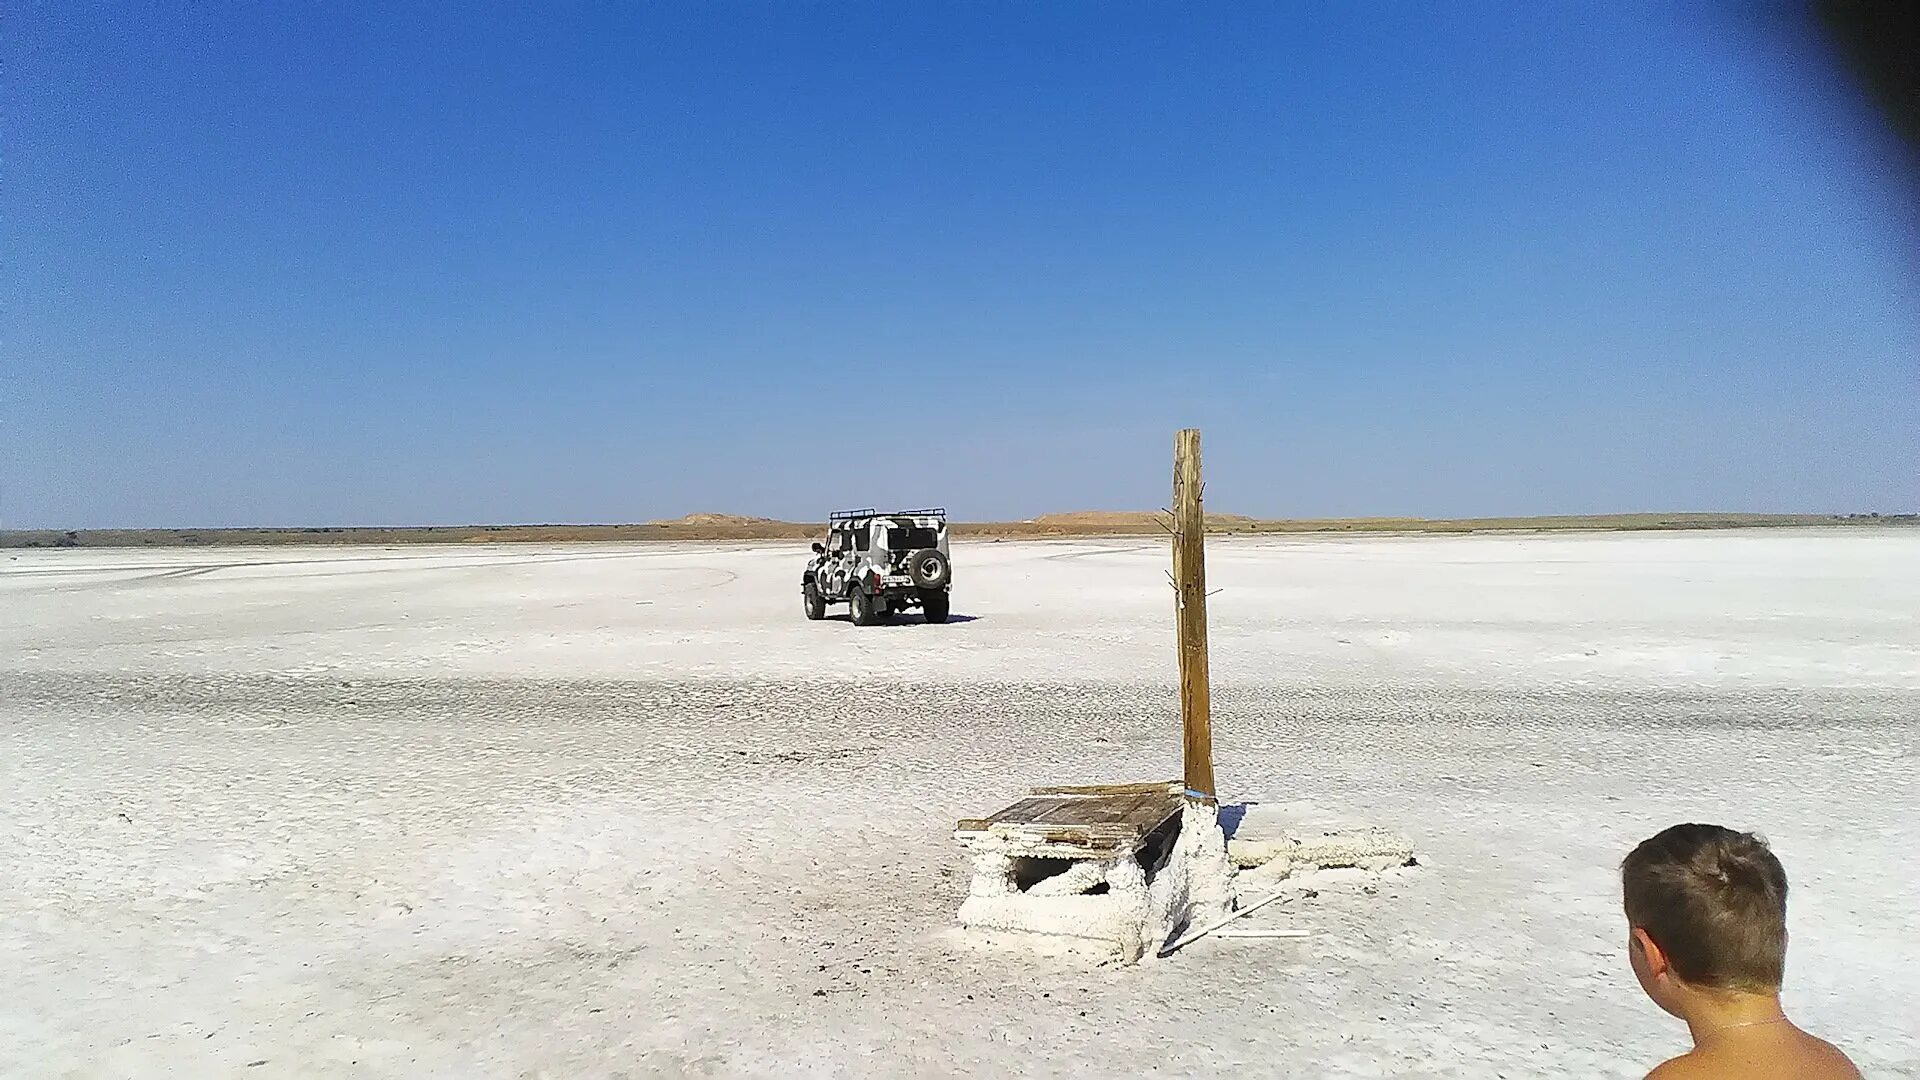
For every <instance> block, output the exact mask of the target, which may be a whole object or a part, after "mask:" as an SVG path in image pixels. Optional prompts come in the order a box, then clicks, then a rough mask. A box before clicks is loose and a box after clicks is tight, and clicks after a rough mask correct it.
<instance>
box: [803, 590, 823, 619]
mask: <svg viewBox="0 0 1920 1080" xmlns="http://www.w3.org/2000/svg"><path fill="white" fill-rule="evenodd" d="M800 597H801V599H802V600H803V601H804V602H805V603H806V608H807V618H809V619H812V620H813V621H814V622H819V621H820V620H821V619H824V618H826V617H827V598H826V597H824V596H821V595H820V586H818V585H815V584H814V583H813V582H811V581H809V582H807V583H806V584H805V585H803V586H801V588H800Z"/></svg>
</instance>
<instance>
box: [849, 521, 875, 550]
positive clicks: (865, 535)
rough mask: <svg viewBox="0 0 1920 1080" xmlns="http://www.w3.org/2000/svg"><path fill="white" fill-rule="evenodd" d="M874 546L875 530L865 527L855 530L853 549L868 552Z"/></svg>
mask: <svg viewBox="0 0 1920 1080" xmlns="http://www.w3.org/2000/svg"><path fill="white" fill-rule="evenodd" d="M872 546H873V530H872V529H870V528H866V527H864V526H862V527H859V528H856V529H854V530H853V549H854V550H855V551H866V550H867V549H868V548H871V547H872Z"/></svg>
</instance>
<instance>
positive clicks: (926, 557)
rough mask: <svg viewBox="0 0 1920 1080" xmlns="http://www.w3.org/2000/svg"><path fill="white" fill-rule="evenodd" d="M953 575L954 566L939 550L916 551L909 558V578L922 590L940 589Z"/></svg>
mask: <svg viewBox="0 0 1920 1080" xmlns="http://www.w3.org/2000/svg"><path fill="white" fill-rule="evenodd" d="M952 575H953V564H952V563H950V562H948V561H947V557H946V556H945V555H943V554H941V552H940V549H939V548H928V549H927V550H925V551H916V552H914V553H913V554H911V555H909V556H907V576H908V577H910V578H912V579H913V583H914V584H915V585H917V586H919V587H920V588H922V589H938V588H941V587H943V586H945V585H946V583H947V578H949V577H951V576H952Z"/></svg>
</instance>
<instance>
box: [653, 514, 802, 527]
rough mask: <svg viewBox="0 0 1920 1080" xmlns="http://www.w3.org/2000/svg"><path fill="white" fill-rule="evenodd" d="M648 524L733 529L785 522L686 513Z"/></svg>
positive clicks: (738, 515) (743, 516) (736, 515)
mask: <svg viewBox="0 0 1920 1080" xmlns="http://www.w3.org/2000/svg"><path fill="white" fill-rule="evenodd" d="M647 524H649V525H660V526H664V527H666V528H686V529H712V528H729V529H732V528H744V527H747V526H753V525H781V524H785V523H784V522H779V521H775V520H774V519H772V518H765V517H747V516H746V515H744V514H686V515H683V516H681V517H677V518H671V519H668V520H663V521H649V522H647Z"/></svg>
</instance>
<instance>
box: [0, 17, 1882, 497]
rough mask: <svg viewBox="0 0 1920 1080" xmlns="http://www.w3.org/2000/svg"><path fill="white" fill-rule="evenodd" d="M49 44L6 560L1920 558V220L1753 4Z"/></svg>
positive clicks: (22, 289) (1845, 99)
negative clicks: (940, 526) (1084, 541)
mask: <svg viewBox="0 0 1920 1080" xmlns="http://www.w3.org/2000/svg"><path fill="white" fill-rule="evenodd" d="M491 7H494V5H472V4H461V3H450V4H445V5H433V6H426V5H417V4H410V3H391V4H370V5H345V4H337V5H300V4H293V5H281V4H248V5H235V6H232V7H228V6H226V5H221V4H194V5H180V4H157V5H146V4H137V3H113V4H100V5H89V4H81V3H42V4H28V3H22V4H20V5H16V6H15V9H14V10H13V11H12V12H10V14H9V16H8V18H7V20H6V27H5V31H4V45H0V48H3V49H4V53H5V55H4V61H5V74H4V78H5V103H6V105H5V110H4V115H3V116H0V123H3V124H4V128H3V129H0V138H3V139H4V142H3V143H0V149H4V159H3V165H4V178H3V182H4V189H3V190H4V200H5V201H4V209H5V214H4V220H0V242H4V245H5V247H4V250H5V253H6V261H5V266H4V274H5V276H4V290H5V293H4V301H5V302H4V308H3V309H0V320H3V322H0V332H3V337H0V347H3V348H4V365H5V366H4V368H3V369H0V379H3V383H0V440H3V441H0V455H3V456H0V462H4V469H5V474H4V476H3V477H0V524H3V525H6V526H12V527H60V528H74V527H99V526H163V525H165V526H184V525H241V524H296V525H313V524H376V523H394V524H405V523H421V524H428V523H454V522H469V521H475V522H477V521H487V522H524V521H635V520H644V519H648V518H652V517H660V516H670V515H678V514H681V513H684V512H687V511H691V510H721V511H731V512H739V513H754V514H768V515H775V516H782V517H791V518H801V519H806V518H815V517H819V516H820V515H821V514H822V513H824V512H825V511H826V510H827V509H828V508H829V507H831V506H838V505H842V504H864V503H896V502H905V503H913V504H920V503H927V502H944V503H947V504H948V505H950V506H952V507H954V508H955V510H956V512H957V513H959V514H961V515H963V516H965V517H969V518H1004V517H1023V516H1027V515H1030V514H1034V513H1039V512H1044V511H1047V510H1064V509H1080V508H1123V507H1124V508H1138V507H1152V506H1158V505H1160V504H1161V503H1163V502H1164V501H1165V490H1166V487H1167V477H1168V468H1169V465H1168V461H1169V448H1170V440H1171V433H1172V431H1173V430H1174V429H1175V428H1176V427H1179V426H1183V425H1189V424H1191V425H1198V426H1200V427H1201V428H1203V429H1204V432H1205V436H1206V440H1207V444H1206V445H1207V453H1208V457H1207V467H1208V477H1209V501H1210V503H1211V504H1212V505H1213V506H1215V507H1216V508H1217V509H1221V510H1235V511H1241V512H1247V513H1254V514H1262V515H1275V516H1336V515H1367V514H1417V515H1428V516H1450V515H1478V514H1510V513H1514V514H1518V513H1585V512H1600V511H1630V510H1643V509H1653V510H1674V509H1703V510H1714V509H1729V510H1780V511H1830V510H1831V511H1852V510H1881V511H1891V510H1914V509H1920V257H1917V256H1916V251H1917V250H1920V247H1917V245H1916V238H1920V220H1917V218H1920V208H1916V206H1915V200H1913V198H1912V195H1913V192H1914V189H1913V188H1912V187H1911V186H1910V185H1908V184H1907V183H1906V181H1905V180H1904V179H1902V178H1900V177H1898V176H1896V175H1894V174H1893V173H1892V172H1891V171H1890V169H1891V163H1892V162H1893V161H1894V156H1893V155H1892V153H1891V152H1890V151H1889V148H1888V146H1887V144H1886V142H1885V140H1884V139H1883V137H1882V136H1881V134H1880V133H1879V132H1878V131H1877V130H1876V129H1874V127H1873V126H1872V124H1871V122H1870V119H1869V114H1868V112H1867V110H1866V108H1865V107H1864V106H1863V105H1861V104H1859V103H1858V102H1857V101H1855V99H1854V95H1853V93H1852V91H1851V89H1850V88H1848V87H1845V86H1844V85H1841V84H1837V83H1835V82H1834V79H1833V76H1832V75H1831V73H1830V72H1828V71H1827V70H1826V69H1824V68H1823V67H1821V66H1820V64H1819V63H1818V62H1817V61H1816V59H1815V58H1814V56H1813V54H1812V53H1810V52H1806V51H1804V50H1796V49H1794V48H1792V47H1790V43H1788V42H1786V41H1785V40H1784V39H1782V38H1780V37H1777V36H1774V35H1770V34H1767V33H1758V32H1752V31H1750V30H1749V29H1748V28H1746V27H1743V26H1742V24H1741V21H1740V20H1739V19H1738V18H1736V17H1734V16H1733V15H1731V14H1730V13H1729V9H1728V8H1725V7H1718V6H1700V5H1691V6H1690V5H1687V4H1684V3H1683V4H1679V5H1674V4H1669V3H1645V4H1613V3H1601V4H1594V5H1591V6H1581V5H1573V4H1559V3H1550V4H1520V3H1515V4H1508V5H1499V6H1485V7H1483V6H1478V5H1470V4H1451V3H1449V4H1427V5H1415V4H1387V5H1380V4H1315V5H1304V4H1302V5H1293V4H1257V5H1254V4H1250V5H1246V6H1212V5H1174V4H1156V5H1134V4H1117V5H1116V4H1108V3H1095V4H1064V3H1063V4H1051V3H1048V4H1034V3H1026V2H1020V3H1006V4H993V3H982V4H900V3H896V2H886V3H876V4H871V5H845V4H790V3H744V4H722V3H705V2H703V3H694V4H686V5H675V4H612V3H610V4H606V5H598V6H591V7H577V6H572V5H559V6H557V7H556V8H555V9H554V10H552V11H543V12H538V13H535V12H534V11H532V10H531V9H532V8H534V7H536V5H526V6H525V7H527V8H528V9H529V10H527V11H524V12H521V13H502V12H498V11H483V10H481V9H486V8H491Z"/></svg>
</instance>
